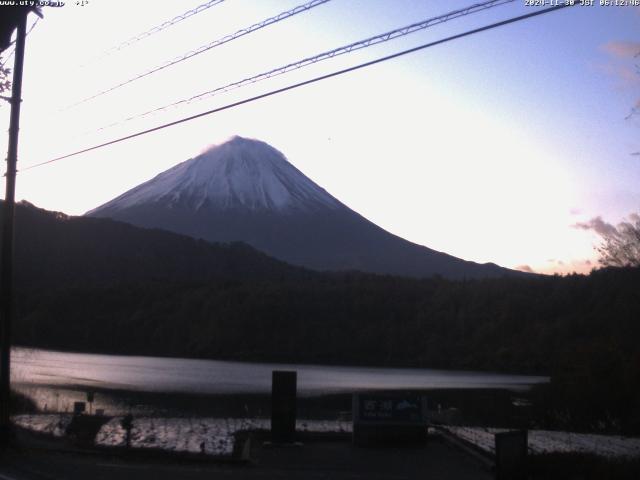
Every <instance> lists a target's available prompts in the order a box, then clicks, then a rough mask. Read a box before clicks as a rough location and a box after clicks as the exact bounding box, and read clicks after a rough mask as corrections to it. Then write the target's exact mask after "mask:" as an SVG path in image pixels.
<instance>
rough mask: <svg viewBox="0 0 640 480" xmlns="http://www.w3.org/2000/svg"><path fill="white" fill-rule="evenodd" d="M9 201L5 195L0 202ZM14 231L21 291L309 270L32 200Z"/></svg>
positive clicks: (236, 247) (235, 247) (295, 274)
mask: <svg viewBox="0 0 640 480" xmlns="http://www.w3.org/2000/svg"><path fill="white" fill-rule="evenodd" d="M3 204H4V202H2V201H0V207H2V206H3ZM0 230H1V225H0ZM15 236H16V239H15V265H16V267H15V278H16V286H17V288H18V289H20V290H37V289H41V288H55V289H64V288H76V287H82V288H93V287H110V286H116V287H118V288H121V287H123V286H126V285H131V284H137V283H143V284H149V283H159V282H160V283H173V284H175V283H185V282H186V283H198V282H209V281H215V280H220V279H224V280H234V279H236V280H243V279H250V280H257V281H259V280H265V279H267V280H268V279H275V278H281V277H282V276H287V277H291V278H300V277H302V276H305V277H306V276H308V275H309V274H310V272H306V271H304V270H303V269H300V268H297V267H292V266H289V265H286V264H284V263H282V262H280V261H278V260H275V259H273V258H270V257H268V256H267V255H265V254H263V253H262V252H258V251H256V250H255V249H253V248H251V247H249V246H248V245H245V244H240V243H236V244H229V245H212V244H210V243H208V242H204V241H201V240H195V239H193V238H190V237H187V236H182V235H177V234H175V233H172V232H167V231H162V230H148V229H142V228H138V227H134V226H132V225H129V224H126V223H122V222H117V221H113V220H109V219H102V218H86V217H70V216H67V215H64V214H62V213H59V212H49V211H47V210H42V209H40V208H37V207H35V206H33V205H31V204H28V203H26V202H21V203H20V204H18V205H17V208H16V227H15Z"/></svg>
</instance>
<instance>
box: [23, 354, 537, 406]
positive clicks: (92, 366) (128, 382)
mask: <svg viewBox="0 0 640 480" xmlns="http://www.w3.org/2000/svg"><path fill="white" fill-rule="evenodd" d="M11 358H12V362H13V370H12V377H11V378H12V381H13V382H14V383H16V384H19V385H21V386H23V387H24V386H28V385H40V386H52V387H56V386H59V387H63V386H79V387H94V388H98V389H103V388H104V389H123V390H134V391H146V392H182V393H207V394H229V393H267V392H269V391H270V389H271V371H272V370H297V372H298V392H299V394H300V395H303V396H304V395H317V394H322V393H339V392H353V391H356V390H374V389H432V388H506V389H511V390H522V389H526V388H528V387H530V386H531V385H533V384H535V383H541V382H546V381H548V378H547V377H539V376H528V375H505V374H497V373H485V372H470V371H452V370H432V369H409V368H373V367H338V366H323V365H292V364H289V365H284V364H268V363H243V362H226V361H217V360H193V359H184V358H157V357H136V356H122V355H95V354H87V353H64V352H54V351H48V350H34V349H23V348H16V349H14V350H13V351H12V355H11Z"/></svg>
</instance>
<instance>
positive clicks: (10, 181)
mask: <svg viewBox="0 0 640 480" xmlns="http://www.w3.org/2000/svg"><path fill="white" fill-rule="evenodd" d="M26 30H27V12H25V13H24V15H21V16H20V19H19V22H18V32H17V38H16V58H15V63H14V67H13V82H12V95H11V120H10V123H9V148H8V153H7V173H6V177H7V183H6V185H7V188H6V194H5V197H4V209H3V212H2V213H3V215H2V270H1V272H0V444H1V445H6V444H7V443H9V438H10V432H11V423H10V418H9V415H10V411H9V410H10V407H9V401H10V397H11V394H10V389H11V320H12V319H11V314H12V307H13V217H14V211H15V191H16V170H17V164H18V131H19V126H20V102H21V101H22V69H23V66H24V44H25V37H26Z"/></svg>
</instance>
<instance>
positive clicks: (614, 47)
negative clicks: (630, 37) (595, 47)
mask: <svg viewBox="0 0 640 480" xmlns="http://www.w3.org/2000/svg"><path fill="white" fill-rule="evenodd" d="M600 48H601V49H602V50H603V51H605V52H606V53H608V54H609V55H611V56H614V57H622V58H627V57H635V56H637V55H639V54H640V42H620V41H613V42H608V43H605V44H604V45H602V46H601V47H600Z"/></svg>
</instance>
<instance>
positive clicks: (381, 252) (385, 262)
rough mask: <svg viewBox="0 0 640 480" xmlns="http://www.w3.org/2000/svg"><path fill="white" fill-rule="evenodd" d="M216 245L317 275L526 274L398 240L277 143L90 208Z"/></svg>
mask: <svg viewBox="0 0 640 480" xmlns="http://www.w3.org/2000/svg"><path fill="white" fill-rule="evenodd" d="M86 215H88V216H93V217H110V218H113V219H115V220H121V221H124V222H128V223H131V224H133V225H137V226H140V227H147V228H161V229H165V230H170V231H173V232H177V233H181V234H185V235H189V236H191V237H195V238H202V239H204V240H208V241H212V242H231V241H243V242H246V243H248V244H250V245H252V246H253V247H255V248H257V249H259V250H262V251H263V252H265V253H267V254H269V255H272V256H274V257H276V258H278V259H281V260H284V261H286V262H289V263H291V264H294V265H301V266H305V267H308V268H312V269H315V270H360V271H365V272H373V273H381V274H394V275H405V276H412V277H428V276H432V275H435V274H438V275H442V276H443V277H447V278H463V277H467V278H478V277H496V276H502V275H510V274H511V275H522V273H521V272H516V271H513V270H509V269H506V268H502V267H499V266H497V265H495V264H492V263H486V264H478V263H474V262H469V261H465V260H461V259H459V258H456V257H453V256H451V255H447V254H445V253H441V252H437V251H435V250H432V249H429V248H427V247H424V246H421V245H417V244H414V243H411V242H409V241H407V240H404V239H402V238H400V237H398V236H396V235H393V234H391V233H389V232H387V231H385V230H383V229H382V228H380V227H378V226H377V225H375V224H373V223H372V222H370V221H369V220H367V219H366V218H364V217H362V216H361V215H359V214H358V213H356V212H354V211H353V210H351V209H350V208H348V207H347V206H346V205H344V204H342V203H341V202H340V201H339V200H337V199H336V198H334V197H333V196H331V195H330V194H329V193H328V192H327V191H325V190H324V189H323V188H321V187H320V186H318V185H317V184H315V183H314V182H313V181H311V180H310V179H309V178H307V177H306V176H305V175H304V174H303V173H302V172H300V171H299V170H298V169H297V168H295V167H294V166H293V165H292V164H291V163H289V162H288V161H287V159H286V158H285V156H284V155H283V154H282V153H280V152H279V151H278V150H276V149H275V148H273V147H271V146H269V145H268V144H266V143H264V142H261V141H257V140H251V139H246V138H242V137H233V138H232V139H231V140H229V141H227V142H226V143H223V144H221V145H218V146H215V147H213V148H211V149H209V150H208V151H206V152H204V153H202V154H201V155H198V156H197V157H195V158H192V159H190V160H187V161H184V162H182V163H180V164H178V165H176V166H175V167H173V168H170V169H169V170H166V171H164V172H162V173H160V174H159V175H158V176H156V177H155V178H153V179H151V180H149V181H147V182H145V183H142V184H141V185H138V186H137V187H135V188H133V189H131V190H129V191H128V192H126V193H124V194H122V195H120V196H119V197H117V198H115V199H113V200H111V201H110V202H108V203H106V204H104V205H102V206H100V207H98V208H96V209H94V210H91V211H89V212H87V214H86Z"/></svg>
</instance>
